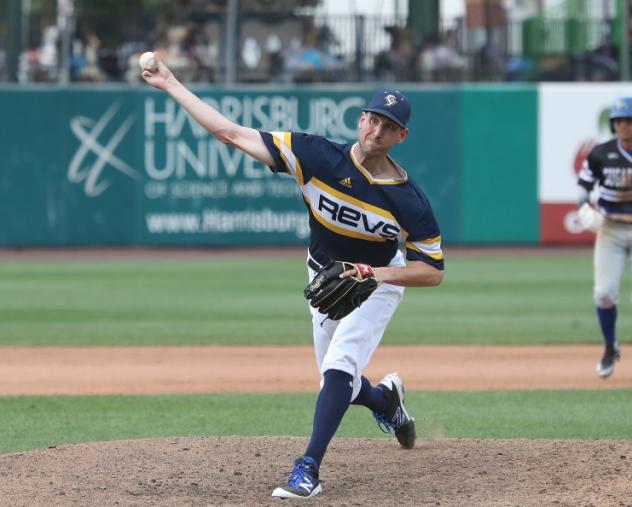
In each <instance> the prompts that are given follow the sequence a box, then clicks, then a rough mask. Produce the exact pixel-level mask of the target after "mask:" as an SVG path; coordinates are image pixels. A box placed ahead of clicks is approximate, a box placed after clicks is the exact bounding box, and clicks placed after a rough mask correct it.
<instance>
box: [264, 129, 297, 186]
mask: <svg viewBox="0 0 632 507" xmlns="http://www.w3.org/2000/svg"><path fill="white" fill-rule="evenodd" d="M271 134H272V138H273V139H274V145H275V146H276V147H277V149H278V150H279V154H280V155H281V158H283V161H284V162H285V165H286V166H287V168H288V170H289V171H290V173H291V174H292V176H294V178H296V181H297V182H298V184H299V185H304V184H305V182H304V180H303V169H302V168H301V164H300V163H299V161H298V159H297V158H296V156H295V155H294V153H293V152H292V133H291V132H271Z"/></svg>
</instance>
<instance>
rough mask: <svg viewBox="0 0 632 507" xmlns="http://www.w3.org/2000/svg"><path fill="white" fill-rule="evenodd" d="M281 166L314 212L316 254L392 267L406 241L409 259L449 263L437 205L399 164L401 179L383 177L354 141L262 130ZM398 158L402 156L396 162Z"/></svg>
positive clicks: (311, 215)
mask: <svg viewBox="0 0 632 507" xmlns="http://www.w3.org/2000/svg"><path fill="white" fill-rule="evenodd" d="M261 137H262V139H263V141H264V142H265V144H266V146H267V147H268V150H269V151H270V153H271V155H272V157H273V158H274V161H275V166H274V167H273V168H272V170H273V171H275V172H285V173H288V174H291V175H292V176H293V177H294V178H295V179H296V181H297V183H298V185H299V186H300V189H301V192H302V194H303V199H304V200H305V204H306V206H307V209H308V210H309V220H310V228H311V231H312V234H311V241H310V246H309V253H310V256H311V257H313V258H314V260H316V262H318V263H319V264H321V265H322V264H325V263H326V262H327V261H328V260H330V259H337V260H347V261H351V262H363V263H366V264H370V265H372V266H386V265H388V263H389V262H390V260H391V259H392V258H393V256H394V255H395V253H396V251H397V248H398V245H399V244H405V245H406V258H407V259H408V260H411V261H422V262H425V263H427V264H430V265H432V266H435V267H436V268H438V269H443V252H442V251H441V235H440V233H439V226H438V225H437V221H436V220H435V217H434V214H433V212H432V208H431V207H430V203H429V201H428V199H427V198H426V196H425V195H424V193H423V192H422V190H421V189H420V188H419V187H418V186H417V185H416V184H415V183H413V182H412V181H411V180H410V179H409V178H408V176H407V174H406V173H405V172H404V170H403V169H401V168H400V167H399V166H396V167H398V170H399V172H400V173H401V178H399V179H376V178H373V177H372V175H371V174H370V173H369V171H367V170H366V169H365V168H364V167H362V166H361V165H360V164H359V163H358V162H357V161H356V160H355V157H354V156H353V153H352V150H351V147H352V144H350V143H347V144H338V143H334V142H332V141H329V140H328V139H325V138H324V137H320V136H315V135H309V134H302V133H294V132H261ZM393 163H394V162H393Z"/></svg>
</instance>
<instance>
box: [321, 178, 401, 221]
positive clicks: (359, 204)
mask: <svg viewBox="0 0 632 507" xmlns="http://www.w3.org/2000/svg"><path fill="white" fill-rule="evenodd" d="M311 181H312V183H313V184H314V185H316V186H317V187H318V188H320V189H321V190H323V191H325V192H326V193H327V194H329V195H333V196H335V197H337V198H338V199H340V200H341V201H345V202H347V203H349V204H353V205H354V206H357V207H358V208H362V209H364V210H366V211H370V212H371V213H375V214H376V215H380V216H381V217H384V218H386V219H387V220H390V221H392V222H396V221H397V220H396V219H395V217H394V216H393V215H392V214H391V213H389V212H388V211H386V210H384V209H382V208H378V207H377V206H373V205H371V204H367V203H366V202H363V201H361V200H359V199H356V198H355V197H351V196H349V195H346V194H343V193H342V192H339V191H338V190H336V189H335V188H332V187H330V186H329V185H327V184H326V183H323V182H322V181H320V180H319V179H318V178H312V179H311Z"/></svg>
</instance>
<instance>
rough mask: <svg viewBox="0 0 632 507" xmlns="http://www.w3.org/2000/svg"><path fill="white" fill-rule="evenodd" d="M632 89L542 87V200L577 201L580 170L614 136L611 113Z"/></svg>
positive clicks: (614, 85)
mask: <svg viewBox="0 0 632 507" xmlns="http://www.w3.org/2000/svg"><path fill="white" fill-rule="evenodd" d="M624 95H627V96H632V85H630V84H621V83H607V84H606V83H603V84H602V83H564V84H561V83H560V84H542V85H540V86H539V114H538V121H539V125H538V132H539V164H538V166H539V174H538V185H539V198H540V202H541V203H571V202H572V203H574V202H575V201H576V197H577V172H578V171H579V168H580V167H581V163H582V162H583V160H584V159H585V158H586V155H587V154H588V152H589V151H590V149H591V148H592V147H593V146H594V145H595V144H596V143H601V142H604V141H606V140H607V139H609V138H611V137H612V134H611V132H610V127H609V121H608V114H609V111H610V105H611V104H612V103H613V102H614V100H615V99H616V98H618V97H621V96H624Z"/></svg>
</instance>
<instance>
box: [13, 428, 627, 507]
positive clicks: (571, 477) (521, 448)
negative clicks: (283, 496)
mask: <svg viewBox="0 0 632 507" xmlns="http://www.w3.org/2000/svg"><path fill="white" fill-rule="evenodd" d="M305 444H306V439H304V438H282V437H253V438H250V437H208V438H167V439H164V438H163V439H142V440H129V441H114V442H99V443H89V444H81V445H69V446H59V447H56V448H49V449H43V450H36V451H29V452H22V453H15V454H5V455H2V456H0V499H1V501H0V503H2V504H3V505H47V506H48V505H125V506H128V505H138V506H148V505H165V506H167V505H169V506H173V505H178V506H181V505H191V506H193V505H223V506H228V505H233V506H243V505H277V506H278V505H281V504H283V505H289V504H290V503H292V502H291V501H282V500H273V499H272V498H271V497H270V494H271V492H272V490H273V489H274V487H276V486H278V485H280V484H281V483H282V482H284V480H285V478H286V474H287V472H288V471H289V469H290V465H291V461H292V459H293V458H294V457H295V456H297V455H299V454H300V453H301V452H302V451H303V450H304V448H305ZM631 463H632V442H627V441H572V440H563V441H560V440H557V441H553V440H473V439H443V438H440V439H430V440H421V441H420V442H419V443H418V446H417V447H416V448H415V449H414V450H412V451H406V450H403V449H400V448H399V447H398V446H397V444H396V443H395V441H394V439H385V438H381V439H342V438H335V439H334V440H333V442H332V444H331V447H330V450H329V452H328V454H327V458H326V464H325V466H324V468H323V471H322V475H321V479H322V483H323V495H321V496H320V497H318V498H315V499H313V501H310V504H314V505H333V506H339V505H347V506H349V505H357V506H363V507H365V506H369V505H371V506H373V505H411V506H413V505H414V506H419V505H441V506H459V507H461V506H463V505H485V506H489V505H497V506H505V505H506V506H509V505H521V506H538V507H540V506H542V505H553V504H554V505H569V506H570V505H573V506H575V505H582V506H584V505H586V506H588V505H599V506H609V505H613V506H615V505H616V506H625V505H630V499H631V493H630V491H631V489H630V488H631V482H630V477H632V465H631Z"/></svg>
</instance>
